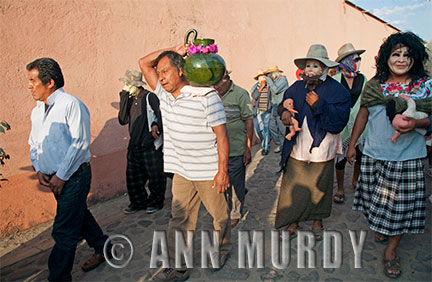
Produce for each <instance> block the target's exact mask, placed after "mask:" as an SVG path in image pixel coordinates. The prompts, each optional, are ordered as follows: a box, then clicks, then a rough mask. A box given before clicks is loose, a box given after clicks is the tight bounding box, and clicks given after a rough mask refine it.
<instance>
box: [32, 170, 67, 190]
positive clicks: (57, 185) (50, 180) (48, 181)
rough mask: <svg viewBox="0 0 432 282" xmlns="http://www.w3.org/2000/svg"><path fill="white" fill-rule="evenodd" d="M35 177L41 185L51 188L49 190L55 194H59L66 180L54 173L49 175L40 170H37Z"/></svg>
mask: <svg viewBox="0 0 432 282" xmlns="http://www.w3.org/2000/svg"><path fill="white" fill-rule="evenodd" d="M37 177H38V180H39V183H40V184H41V185H43V186H46V187H49V188H50V189H51V191H52V192H53V193H54V195H56V196H60V195H61V193H62V191H63V187H64V185H65V183H66V181H64V180H61V179H60V178H58V177H57V175H56V174H54V175H53V176H52V177H50V176H48V175H46V174H44V173H42V172H40V171H38V172H37Z"/></svg>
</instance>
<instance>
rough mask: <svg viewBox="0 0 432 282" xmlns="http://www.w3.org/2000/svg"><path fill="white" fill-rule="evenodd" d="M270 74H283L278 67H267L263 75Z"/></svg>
mask: <svg viewBox="0 0 432 282" xmlns="http://www.w3.org/2000/svg"><path fill="white" fill-rule="evenodd" d="M272 72H283V70H281V69H279V67H278V66H272V67H269V68H268V69H266V71H265V72H264V74H266V75H267V74H269V73H272Z"/></svg>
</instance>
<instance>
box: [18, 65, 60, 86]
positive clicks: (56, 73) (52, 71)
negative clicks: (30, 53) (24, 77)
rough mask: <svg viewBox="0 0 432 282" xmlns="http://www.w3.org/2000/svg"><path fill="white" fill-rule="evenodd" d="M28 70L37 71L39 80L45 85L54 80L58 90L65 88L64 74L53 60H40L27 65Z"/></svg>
mask: <svg viewBox="0 0 432 282" xmlns="http://www.w3.org/2000/svg"><path fill="white" fill-rule="evenodd" d="M26 68H27V70H28V71H31V70H34V69H35V70H37V71H38V72H39V75H38V78H39V79H40V80H41V81H42V83H43V84H47V83H48V82H49V81H50V80H51V79H52V80H54V85H55V87H56V89H58V88H61V87H63V86H64V78H63V73H62V71H61V68H60V65H59V64H58V63H57V62H56V61H55V60H54V59H52V58H39V59H36V60H34V61H33V62H31V63H29V64H27V67H26Z"/></svg>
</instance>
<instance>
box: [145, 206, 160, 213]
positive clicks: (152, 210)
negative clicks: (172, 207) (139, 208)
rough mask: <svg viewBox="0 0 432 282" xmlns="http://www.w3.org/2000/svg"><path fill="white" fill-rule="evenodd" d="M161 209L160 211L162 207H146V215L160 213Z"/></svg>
mask: <svg viewBox="0 0 432 282" xmlns="http://www.w3.org/2000/svg"><path fill="white" fill-rule="evenodd" d="M161 209H162V207H148V208H147V209H146V213H148V214H152V213H155V212H157V211H160V210H161Z"/></svg>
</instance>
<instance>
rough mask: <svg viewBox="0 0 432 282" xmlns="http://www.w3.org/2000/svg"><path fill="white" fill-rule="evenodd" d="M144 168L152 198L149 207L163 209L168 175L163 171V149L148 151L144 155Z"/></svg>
mask: <svg viewBox="0 0 432 282" xmlns="http://www.w3.org/2000/svg"><path fill="white" fill-rule="evenodd" d="M144 166H145V169H146V171H147V175H148V176H149V186H148V187H149V190H150V196H149V198H148V204H147V206H154V207H158V208H159V207H160V208H161V207H162V206H163V203H164V200H165V189H166V175H165V173H164V169H163V153H162V148H159V150H156V149H154V148H150V149H148V150H147V151H146V152H145V154H144Z"/></svg>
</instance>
